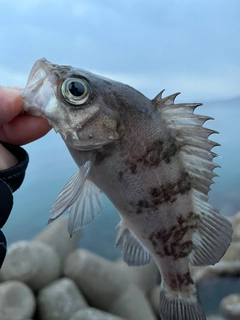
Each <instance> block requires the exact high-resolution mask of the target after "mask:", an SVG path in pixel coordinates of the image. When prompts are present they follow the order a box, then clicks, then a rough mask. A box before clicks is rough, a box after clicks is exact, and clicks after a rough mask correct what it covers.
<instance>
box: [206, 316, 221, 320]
mask: <svg viewBox="0 0 240 320" xmlns="http://www.w3.org/2000/svg"><path fill="white" fill-rule="evenodd" d="M207 320H224V319H223V318H222V317H220V316H209V317H207Z"/></svg>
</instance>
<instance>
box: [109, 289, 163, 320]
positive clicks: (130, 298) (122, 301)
mask: <svg viewBox="0 0 240 320" xmlns="http://www.w3.org/2000/svg"><path fill="white" fill-rule="evenodd" d="M109 312H111V313H113V314H115V315H118V316H120V317H123V318H126V319H130V320H146V319H147V320H156V319H157V318H156V316H155V314H154V312H153V309H152V307H151V305H150V302H149V301H148V299H147V297H146V296H145V295H144V293H143V291H142V290H141V289H139V288H138V287H136V286H135V285H129V287H127V288H126V289H125V291H124V292H123V293H122V294H120V295H119V297H118V298H117V299H116V300H115V301H114V302H113V304H112V305H111V307H110V309H109Z"/></svg>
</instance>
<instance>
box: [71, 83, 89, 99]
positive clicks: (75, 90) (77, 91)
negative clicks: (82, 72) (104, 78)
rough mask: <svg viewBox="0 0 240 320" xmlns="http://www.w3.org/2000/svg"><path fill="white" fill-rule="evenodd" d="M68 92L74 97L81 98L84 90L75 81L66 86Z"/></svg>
mask: <svg viewBox="0 0 240 320" xmlns="http://www.w3.org/2000/svg"><path fill="white" fill-rule="evenodd" d="M68 89H69V91H70V92H71V94H72V95H73V96H75V97H81V96H82V95H83V94H84V91H85V88H84V86H83V85H82V84H81V83H80V82H77V81H72V82H70V83H69V86H68Z"/></svg>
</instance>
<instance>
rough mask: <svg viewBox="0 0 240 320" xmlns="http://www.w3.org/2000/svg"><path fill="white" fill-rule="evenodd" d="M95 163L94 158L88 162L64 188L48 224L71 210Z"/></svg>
mask: <svg viewBox="0 0 240 320" xmlns="http://www.w3.org/2000/svg"><path fill="white" fill-rule="evenodd" d="M93 163H94V157H92V158H91V159H90V160H88V161H86V162H85V163H84V164H83V165H82V166H81V167H80V168H79V170H78V172H77V173H75V174H74V175H73V176H72V177H71V178H70V180H69V181H68V183H67V184H66V185H65V186H64V187H63V189H62V191H61V192H60V193H59V195H58V197H57V200H56V201H55V203H54V204H53V206H52V209H51V216H50V218H49V220H48V223H50V222H52V221H53V220H55V219H57V218H58V217H59V216H60V215H61V214H63V212H65V211H66V210H67V209H69V208H70V207H71V206H72V205H73V204H74V203H75V202H76V201H77V199H78V198H79V196H80V195H81V193H82V191H83V187H84V184H85V181H86V179H87V175H88V173H89V171H90V169H91V167H92V165H93Z"/></svg>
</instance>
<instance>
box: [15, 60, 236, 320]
mask: <svg viewBox="0 0 240 320" xmlns="http://www.w3.org/2000/svg"><path fill="white" fill-rule="evenodd" d="M163 92H164V90H163V91H161V92H160V93H159V94H158V95H157V96H156V97H155V98H154V99H152V100H150V99H148V98H147V97H146V96H144V95H143V94H142V93H140V92H139V91H137V90H135V89H134V88H132V87H130V86H128V85H126V84H123V83H121V82H117V81H113V80H111V79H108V78H105V77H102V76H100V75H96V74H93V73H91V72H89V71H85V70H83V69H79V68H75V67H72V66H67V65H57V64H53V63H51V62H49V61H47V60H46V59H45V58H42V59H40V60H38V61H36V63H35V64H34V66H33V67H32V69H31V72H30V75H29V78H28V81H27V85H26V87H25V88H24V89H23V90H22V91H21V93H20V96H21V97H22V99H23V101H24V110H25V112H26V113H28V114H31V115H35V116H40V117H44V118H46V119H47V120H48V122H49V124H50V125H51V126H52V127H53V128H54V130H55V131H56V132H57V133H59V134H60V135H61V137H62V139H63V140H64V142H65V144H66V146H67V148H68V150H69V152H70V154H71V156H72V158H73V159H74V161H75V162H76V164H77V166H78V167H79V170H78V172H77V173H76V174H75V175H73V176H72V177H71V178H70V180H69V182H68V183H67V184H66V185H65V186H64V187H63V190H62V191H61V192H60V194H59V195H58V197H57V200H56V202H55V203H54V205H53V207H52V210H51V215H50V218H49V222H52V221H54V220H55V219H56V218H58V217H59V216H60V215H61V214H62V213H63V212H65V211H66V210H69V218H68V231H69V233H70V235H72V234H73V233H74V232H76V231H77V230H78V229H80V228H83V227H84V226H86V225H88V224H89V223H91V222H92V221H93V220H95V219H96V218H97V217H98V216H99V215H100V214H101V212H102V211H103V203H102V192H103V193H104V194H105V195H106V196H107V197H108V198H109V199H110V201H111V202H112V203H113V205H114V206H115V208H116V209H117V211H118V213H119V216H120V218H121V220H120V222H119V225H118V228H119V232H118V235H117V238H116V245H118V244H119V243H121V244H122V253H123V259H124V261H125V262H126V263H127V264H128V265H130V266H141V265H145V264H147V263H149V261H150V259H151V258H152V259H154V261H155V262H156V265H157V267H158V269H159V271H160V274H161V284H160V303H159V314H160V316H161V319H163V320H192V319H195V320H203V319H206V317H205V315H204V311H203V308H202V306H201V302H200V300H199V297H198V294H197V289H196V287H195V284H194V282H193V279H192V277H191V274H190V269H189V265H190V264H191V265H193V266H206V265H214V264H216V263H217V262H218V261H219V260H220V259H221V257H222V256H223V255H224V253H225V251H226V250H227V248H228V246H229V245H230V242H231V238H232V225H231V223H230V222H229V220H228V219H226V218H225V217H223V216H222V215H221V214H220V213H219V211H218V210H217V209H216V208H214V207H213V206H211V205H210V204H209V202H208V200H209V197H208V192H209V190H210V185H211V184H212V183H213V178H214V177H215V176H216V173H214V169H215V168H216V167H218V165H217V164H215V163H214V162H213V158H215V157H216V156H217V155H216V154H215V153H214V152H213V151H212V148H213V147H215V146H218V144H217V143H216V142H214V141H212V140H210V139H209V136H210V135H211V134H213V133H217V132H216V131H214V130H211V129H208V128H206V127H204V123H205V122H206V121H207V120H209V119H212V118H210V117H208V116H202V115H197V114H195V109H196V108H197V107H199V106H200V105H201V104H200V103H175V99H176V97H177V96H178V94H179V93H175V94H172V95H169V96H166V97H163Z"/></svg>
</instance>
